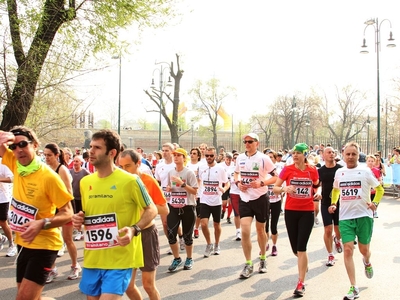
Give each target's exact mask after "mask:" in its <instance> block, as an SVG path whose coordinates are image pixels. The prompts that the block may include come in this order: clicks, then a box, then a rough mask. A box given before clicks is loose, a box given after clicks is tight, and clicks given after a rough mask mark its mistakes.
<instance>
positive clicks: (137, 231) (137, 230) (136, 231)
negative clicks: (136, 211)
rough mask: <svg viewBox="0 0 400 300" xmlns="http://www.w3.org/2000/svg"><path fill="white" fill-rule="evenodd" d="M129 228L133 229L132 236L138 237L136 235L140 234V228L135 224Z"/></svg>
mask: <svg viewBox="0 0 400 300" xmlns="http://www.w3.org/2000/svg"><path fill="white" fill-rule="evenodd" d="M131 227H132V228H133V229H135V233H134V235H133V236H138V235H139V234H140V233H141V232H142V229H140V227H139V226H137V225H136V224H135V225H132V226H131Z"/></svg>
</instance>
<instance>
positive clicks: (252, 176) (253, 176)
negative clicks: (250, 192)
mask: <svg viewBox="0 0 400 300" xmlns="http://www.w3.org/2000/svg"><path fill="white" fill-rule="evenodd" d="M240 177H241V179H242V184H243V185H245V186H250V183H251V182H252V181H256V180H257V179H258V172H243V171H242V172H240Z"/></svg>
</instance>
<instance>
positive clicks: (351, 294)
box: [343, 285, 360, 300]
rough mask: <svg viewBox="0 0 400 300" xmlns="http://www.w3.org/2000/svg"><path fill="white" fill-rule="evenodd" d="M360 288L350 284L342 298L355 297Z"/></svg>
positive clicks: (350, 299) (346, 299) (349, 298)
mask: <svg viewBox="0 0 400 300" xmlns="http://www.w3.org/2000/svg"><path fill="white" fill-rule="evenodd" d="M359 294H360V290H359V289H358V287H355V286H353V285H352V286H351V287H350V289H349V291H348V292H347V294H346V295H345V296H344V298H343V300H353V299H357V298H358V297H359V296H360V295H359Z"/></svg>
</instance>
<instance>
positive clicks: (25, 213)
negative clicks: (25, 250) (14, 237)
mask: <svg viewBox="0 0 400 300" xmlns="http://www.w3.org/2000/svg"><path fill="white" fill-rule="evenodd" d="M37 212H38V209H37V208H36V207H34V206H32V205H29V204H26V203H24V202H20V201H18V200H15V199H14V198H12V200H11V205H10V213H9V217H10V219H9V221H10V228H11V230H14V231H18V232H24V231H25V227H22V225H24V224H25V223H28V222H30V221H34V220H35V219H36V214H37Z"/></svg>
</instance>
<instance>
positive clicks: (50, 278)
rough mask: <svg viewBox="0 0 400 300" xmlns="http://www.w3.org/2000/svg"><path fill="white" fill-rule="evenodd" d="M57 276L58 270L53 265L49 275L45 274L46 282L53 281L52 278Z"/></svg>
mask: <svg viewBox="0 0 400 300" xmlns="http://www.w3.org/2000/svg"><path fill="white" fill-rule="evenodd" d="M57 277H58V270H57V267H55V268H54V269H51V271H50V272H49V275H47V279H46V283H50V282H53V280H54V279H55V278H57Z"/></svg>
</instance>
